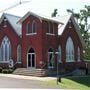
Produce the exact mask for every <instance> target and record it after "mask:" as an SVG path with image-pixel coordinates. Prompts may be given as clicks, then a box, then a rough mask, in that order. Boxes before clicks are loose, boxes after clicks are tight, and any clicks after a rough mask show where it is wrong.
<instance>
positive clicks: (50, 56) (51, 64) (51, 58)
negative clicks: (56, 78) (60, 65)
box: [48, 48, 54, 68]
mask: <svg viewBox="0 0 90 90" xmlns="http://www.w3.org/2000/svg"><path fill="white" fill-rule="evenodd" d="M53 67H54V52H53V50H52V48H50V49H49V50H48V68H53Z"/></svg>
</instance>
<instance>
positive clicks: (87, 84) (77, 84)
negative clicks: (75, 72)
mask: <svg viewBox="0 0 90 90" xmlns="http://www.w3.org/2000/svg"><path fill="white" fill-rule="evenodd" d="M45 83H47V85H48V84H50V85H53V86H56V85H57V84H56V80H47V81H45ZM58 86H60V87H61V88H64V89H71V90H74V89H75V90H90V76H81V77H79V76H77V77H76V76H75V77H64V78H61V83H59V82H58Z"/></svg>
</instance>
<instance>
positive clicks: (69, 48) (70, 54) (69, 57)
mask: <svg viewBox="0 0 90 90" xmlns="http://www.w3.org/2000/svg"><path fill="white" fill-rule="evenodd" d="M72 61H74V44H73V41H72V39H71V37H69V38H68V39H67V43H66V62H72Z"/></svg>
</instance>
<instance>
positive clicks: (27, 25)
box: [26, 22, 30, 34]
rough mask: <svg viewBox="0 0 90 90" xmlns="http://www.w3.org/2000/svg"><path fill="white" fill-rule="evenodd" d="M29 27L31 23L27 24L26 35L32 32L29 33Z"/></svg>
mask: <svg viewBox="0 0 90 90" xmlns="http://www.w3.org/2000/svg"><path fill="white" fill-rule="evenodd" d="M28 26H30V22H27V24H26V34H30V32H28V31H29V30H28Z"/></svg>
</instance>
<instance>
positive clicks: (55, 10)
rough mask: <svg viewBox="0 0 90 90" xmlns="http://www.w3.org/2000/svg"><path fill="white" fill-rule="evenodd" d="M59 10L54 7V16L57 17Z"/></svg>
mask: <svg viewBox="0 0 90 90" xmlns="http://www.w3.org/2000/svg"><path fill="white" fill-rule="evenodd" d="M57 11H58V9H54V12H53V13H52V15H51V16H52V17H56V15H57V13H58V12H57Z"/></svg>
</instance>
